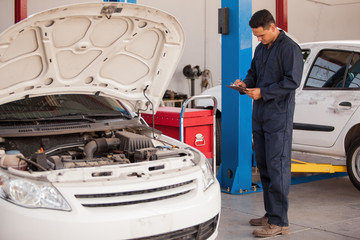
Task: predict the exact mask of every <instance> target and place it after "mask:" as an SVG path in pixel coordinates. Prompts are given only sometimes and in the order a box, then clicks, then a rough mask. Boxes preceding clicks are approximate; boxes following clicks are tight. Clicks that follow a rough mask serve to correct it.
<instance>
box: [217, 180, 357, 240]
mask: <svg viewBox="0 0 360 240" xmlns="http://www.w3.org/2000/svg"><path fill="white" fill-rule="evenodd" d="M289 200H290V207H289V213H288V215H289V222H290V226H289V227H290V233H289V234H287V235H279V236H276V237H273V238H276V239H291V240H304V239H306V240H308V239H309V240H312V239H316V240H322V239H324V240H325V239H326V240H343V239H344V240H350V239H360V191H358V190H357V189H356V188H355V187H353V185H352V184H351V182H350V180H349V178H348V177H338V178H331V179H325V180H320V181H314V182H307V183H301V184H296V185H292V186H291V188H290V195H289ZM263 209H264V207H263V197H262V192H258V193H250V194H244V195H232V194H227V193H222V213H221V219H220V225H219V235H218V237H217V240H233V239H242V240H243V239H254V237H253V235H252V232H253V230H254V229H255V228H256V227H253V226H250V225H249V220H250V219H251V218H257V217H261V216H263V215H264V210H263ZM268 239H269V238H268Z"/></svg>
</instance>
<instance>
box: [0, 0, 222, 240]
mask: <svg viewBox="0 0 360 240" xmlns="http://www.w3.org/2000/svg"><path fill="white" fill-rule="evenodd" d="M183 45H184V34H183V30H182V28H181V26H180V24H179V23H178V22H177V21H176V19H175V18H174V17H172V16H170V15H168V14H166V13H164V12H162V11H159V10H157V9H152V8H148V7H144V6H140V5H136V4H123V3H91V4H80V5H70V6H65V7H59V8H56V9H52V10H48V11H45V12H42V13H39V14H36V15H33V16H31V17H29V18H27V19H25V20H23V21H21V22H19V23H18V24H16V25H14V26H12V27H10V28H9V29H7V30H6V31H5V32H3V33H2V34H1V35H0V78H1V82H0V222H1V224H0V239H2V240H24V239H27V240H31V239H34V240H35V239H36V240H41V239H44V240H45V239H46V240H47V239H52V240H60V239H61V240H64V239H67V240H72V239H73V240H79V239H87V240H95V239H96V240H98V239H106V240H115V239H116V240H119V239H174V237H176V239H215V238H216V236H217V232H218V222H219V217H220V216H219V214H220V209H221V200H220V199H221V198H220V187H219V183H218V182H217V180H216V178H215V177H214V174H213V170H212V167H211V165H210V163H209V161H208V160H207V159H206V158H205V156H204V155H203V154H202V153H201V152H199V151H198V150H197V149H195V148H192V147H190V146H188V145H186V144H184V143H181V142H179V141H177V140H175V139H172V138H170V137H167V136H164V135H162V134H161V133H160V132H158V131H156V130H154V129H152V128H150V127H148V126H147V125H146V124H143V123H142V121H141V117H140V114H141V113H142V112H147V113H155V112H156V110H157V108H158V105H159V103H160V101H161V98H162V96H163V94H164V92H165V90H166V88H167V86H168V83H169V81H170V80H171V76H172V74H173V72H174V70H175V68H176V64H177V62H178V60H179V58H180V56H181V53H182V51H183ZM134 113H136V114H134Z"/></svg>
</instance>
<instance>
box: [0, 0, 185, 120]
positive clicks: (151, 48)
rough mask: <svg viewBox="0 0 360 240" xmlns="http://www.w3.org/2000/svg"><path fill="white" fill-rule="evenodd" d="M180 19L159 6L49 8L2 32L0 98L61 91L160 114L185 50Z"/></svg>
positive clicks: (83, 5)
mask: <svg viewBox="0 0 360 240" xmlns="http://www.w3.org/2000/svg"><path fill="white" fill-rule="evenodd" d="M183 46H184V33H183V29H182V27H181V26H180V24H179V23H178V22H177V20H176V19H175V18H174V17H173V16H171V15H169V14H167V13H164V12H162V11H159V10H157V9H153V8H149V7H145V6H140V5H136V4H125V3H88V4H77V5H70V6H64V7H60V8H56V9H51V10H47V11H44V12H41V13H38V14H35V15H33V16H30V17H28V18H27V19H24V20H23V21H21V22H19V23H17V24H15V25H13V26H12V27H10V28H8V29H7V30H6V31H4V32H3V33H2V34H1V35H0V79H1V81H0V104H4V103H7V102H11V101H14V100H18V99H21V98H25V97H33V96H40V95H51V94H61V93H64V94H66V93H77V94H96V95H106V96H110V97H114V98H117V99H120V100H122V101H123V102H124V103H125V104H127V105H128V106H129V107H130V108H131V109H132V110H133V111H137V110H138V109H147V110H145V111H144V112H148V113H150V112H151V105H149V104H148V103H147V102H148V100H147V98H146V97H145V96H144V93H145V95H146V96H147V97H148V98H149V99H150V101H151V102H152V103H153V106H154V111H155V112H156V110H157V108H158V106H159V104H160V101H161V100H162V97H163V95H164V92H165V90H166V88H167V87H168V85H169V83H170V81H171V78H172V75H173V73H174V71H175V69H176V66H177V64H178V61H179V59H180V56H181V54H182V51H183Z"/></svg>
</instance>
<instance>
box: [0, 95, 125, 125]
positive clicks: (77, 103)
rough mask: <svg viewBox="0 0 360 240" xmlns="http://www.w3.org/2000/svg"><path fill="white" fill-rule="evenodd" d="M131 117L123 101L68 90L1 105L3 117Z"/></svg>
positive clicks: (37, 118)
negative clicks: (67, 92)
mask: <svg viewBox="0 0 360 240" xmlns="http://www.w3.org/2000/svg"><path fill="white" fill-rule="evenodd" d="M76 116H81V117H82V118H84V117H89V116H91V117H111V116H116V117H119V116H124V117H127V118H130V114H129V112H128V111H127V110H126V109H125V107H124V106H123V105H122V104H121V102H120V101H118V100H116V99H113V98H108V97H102V96H95V95H81V94H65V95H47V96H41V97H33V98H25V99H21V100H17V101H14V102H10V103H6V104H3V105H1V106H0V120H34V119H36V120H39V119H46V120H51V119H59V117H65V118H66V117H69V119H70V120H71V119H72V118H70V117H73V119H76V118H74V117H76Z"/></svg>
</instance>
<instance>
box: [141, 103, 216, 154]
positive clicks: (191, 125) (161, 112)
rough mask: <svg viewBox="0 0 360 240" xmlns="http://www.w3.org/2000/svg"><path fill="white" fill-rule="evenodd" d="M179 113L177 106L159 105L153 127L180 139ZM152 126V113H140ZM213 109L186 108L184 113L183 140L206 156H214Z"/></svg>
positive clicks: (179, 109)
mask: <svg viewBox="0 0 360 240" xmlns="http://www.w3.org/2000/svg"><path fill="white" fill-rule="evenodd" d="M180 113H181V108H178V107H159V109H158V111H157V113H156V114H155V116H154V121H155V129H157V130H159V131H161V132H162V133H163V134H165V135H167V136H169V137H172V138H175V139H178V140H179V139H180V129H179V126H180ZM141 116H142V117H143V118H144V120H145V121H146V122H147V124H149V126H150V127H152V115H151V114H141ZM213 121H214V117H213V111H212V110H205V109H195V108H187V109H186V111H185V113H184V119H183V125H184V126H183V127H184V142H185V143H186V144H188V145H190V146H193V147H195V148H197V149H198V150H199V151H201V152H202V153H203V154H205V156H206V157H207V158H213V157H214V152H213V149H214V146H213V144H214V141H213V140H214V132H213Z"/></svg>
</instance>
